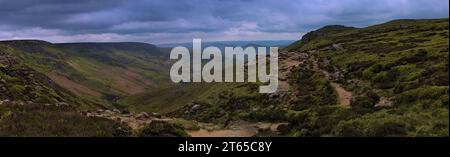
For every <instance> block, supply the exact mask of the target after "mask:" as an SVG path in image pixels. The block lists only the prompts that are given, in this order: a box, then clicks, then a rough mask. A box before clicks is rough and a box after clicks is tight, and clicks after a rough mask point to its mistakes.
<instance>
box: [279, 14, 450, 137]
mask: <svg viewBox="0 0 450 157" xmlns="http://www.w3.org/2000/svg"><path fill="white" fill-rule="evenodd" d="M448 24H449V21H448V19H434V20H395V21H391V22H388V23H385V24H380V25H375V26H371V27H367V28H351V27H344V26H328V27H324V28H322V29H319V30H316V31H313V32H310V33H308V34H307V35H305V36H304V37H303V38H302V40H300V41H298V42H296V43H294V44H292V45H290V46H289V47H287V48H286V51H295V52H298V53H300V52H306V53H308V54H310V55H312V56H315V57H316V58H317V61H318V64H319V67H320V68H321V69H324V70H326V71H327V72H328V73H330V74H335V75H337V76H338V77H337V78H336V79H335V80H336V82H338V83H340V84H342V85H343V87H344V88H345V89H347V90H349V91H351V92H352V93H353V98H352V100H351V105H350V106H351V107H350V108H342V107H337V106H336V105H334V104H328V105H317V104H307V103H306V104H305V103H302V102H299V103H296V104H292V105H293V106H295V110H293V111H291V113H290V115H289V120H290V124H289V126H288V127H287V128H285V133H286V134H289V135H292V136H448V128H449V120H448V116H449V115H448V106H449V97H448V94H449V93H448V90H449V89H448V88H449V86H448V78H449V77H448V73H449V70H448V67H449V65H448V64H449V60H448V57H449V56H448V55H449V49H448V47H449V39H448V36H449V32H448V31H449V25H448ZM308 72H313V73H314V71H311V69H307V68H304V67H299V68H297V69H295V70H294V71H293V72H292V73H291V75H292V77H291V78H299V77H303V78H304V79H306V80H308V79H313V78H314V77H317V75H305V73H308ZM291 81H294V82H298V80H291ZM298 83H299V84H298V87H297V88H298V90H299V91H300V92H302V91H304V89H305V88H302V87H305V86H307V84H305V83H306V82H304V81H303V82H302V81H300V82H298ZM302 83H304V84H302ZM312 98H314V96H313V97H312Z"/></svg>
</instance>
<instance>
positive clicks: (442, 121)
mask: <svg viewBox="0 0 450 157" xmlns="http://www.w3.org/2000/svg"><path fill="white" fill-rule="evenodd" d="M448 31H449V29H448V19H430V20H394V21H390V22H387V23H383V24H379V25H374V26H369V27H365V28H354V27H347V26H337V25H332V26H325V27H323V28H320V29H318V30H315V31H311V32H309V33H307V34H305V35H304V36H303V37H302V39H301V40H299V41H296V42H294V43H293V44H291V45H289V46H286V47H284V48H282V49H280V53H279V89H278V91H277V92H275V93H270V94H266V93H259V92H258V88H259V86H260V85H261V84H260V83H259V82H241V83H179V84H175V83H172V82H171V81H170V77H169V70H170V66H171V65H172V63H173V61H171V60H169V57H168V56H169V50H168V49H167V48H159V47H157V46H155V45H151V44H146V43H131V42H123V43H120V42H119V43H49V42H46V41H39V40H14V41H0V77H1V78H0V91H1V94H0V102H1V103H0V135H2V136H45V135H55V136H139V137H149V136H150V137H154V136H164V137H173V136H191V137H252V136H263V137H265V136H269V137H273V136H275V137H276V136H289V137H324V136H333V137H334V136H337V137H341V136H344V137H348V136H363V137H366V136H367V137H373V136H414V137H415V136H427V137H428V136H448V126H449V121H448V104H449V101H448V100H449V98H448V88H449V86H448V72H449V71H448V63H449V61H448V54H449V52H448V45H449V43H448ZM55 118H57V119H61V120H60V121H56V120H53V119H55ZM97 123H98V125H96V124H97ZM52 125H58V127H52ZM23 127H30V128H32V129H30V130H32V131H26V130H24V129H22V128H23ZM74 127H80V128H82V129H88V130H89V131H79V130H78V129H74ZM48 130H50V131H48ZM47 131H48V132H47ZM77 132H79V133H77Z"/></svg>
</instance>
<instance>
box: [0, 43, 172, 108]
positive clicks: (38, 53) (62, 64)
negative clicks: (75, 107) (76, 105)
mask: <svg viewBox="0 0 450 157" xmlns="http://www.w3.org/2000/svg"><path fill="white" fill-rule="evenodd" d="M0 50H1V51H2V53H3V54H5V55H8V56H9V57H10V58H14V59H15V60H17V63H19V64H23V65H24V66H27V67H29V68H30V69H33V70H35V71H37V72H39V73H41V74H44V75H46V76H47V77H49V78H51V80H52V81H53V82H55V83H56V84H58V85H59V86H61V87H63V88H65V89H67V90H69V91H71V92H72V93H74V94H75V95H77V96H79V97H81V98H83V99H84V100H90V101H92V102H94V103H96V104H101V105H104V104H110V103H111V102H114V100H116V99H118V98H121V97H125V96H128V95H131V94H136V93H140V92H143V91H146V90H148V89H152V88H156V87H158V86H160V85H164V83H166V82H167V79H168V72H167V69H168V67H169V65H168V63H167V59H166V58H167V56H166V55H167V53H165V52H163V51H160V49H159V48H157V47H156V46H153V45H150V44H144V43H74V44H51V43H48V42H44V41H34V40H28V41H27V40H24V41H2V42H0Z"/></svg>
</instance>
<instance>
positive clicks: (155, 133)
mask: <svg viewBox="0 0 450 157" xmlns="http://www.w3.org/2000/svg"><path fill="white" fill-rule="evenodd" d="M137 136H139V137H188V136H189V135H188V134H187V133H186V131H184V129H183V128H182V127H181V126H180V125H176V124H172V123H167V122H163V121H154V122H151V123H150V124H147V125H145V126H144V127H143V128H141V129H139V130H138V132H137Z"/></svg>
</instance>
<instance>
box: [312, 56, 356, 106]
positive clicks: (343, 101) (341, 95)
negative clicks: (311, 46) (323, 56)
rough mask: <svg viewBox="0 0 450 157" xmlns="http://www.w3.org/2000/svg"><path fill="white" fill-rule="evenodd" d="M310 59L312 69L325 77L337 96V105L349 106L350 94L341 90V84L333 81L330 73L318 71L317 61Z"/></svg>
mask: <svg viewBox="0 0 450 157" xmlns="http://www.w3.org/2000/svg"><path fill="white" fill-rule="evenodd" d="M312 58H313V60H314V61H313V63H314V66H313V67H314V69H315V70H318V71H320V72H322V73H323V74H324V75H325V78H326V79H327V80H328V81H329V82H330V85H331V86H332V87H333V88H334V90H335V91H336V93H337V95H338V101H339V104H340V105H342V106H350V103H351V100H352V97H353V94H352V92H350V91H347V90H345V88H343V87H342V85H341V84H339V83H337V82H336V81H334V80H333V78H332V77H331V75H330V73H328V71H326V70H323V69H320V68H319V65H318V62H317V60H316V59H314V57H312Z"/></svg>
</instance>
